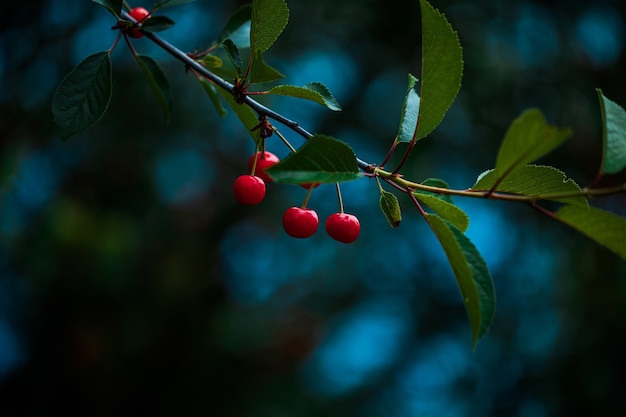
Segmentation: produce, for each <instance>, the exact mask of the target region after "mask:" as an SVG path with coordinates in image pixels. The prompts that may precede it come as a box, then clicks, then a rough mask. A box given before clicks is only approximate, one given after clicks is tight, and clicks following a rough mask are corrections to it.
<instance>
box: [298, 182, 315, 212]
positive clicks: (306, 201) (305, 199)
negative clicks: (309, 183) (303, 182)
mask: <svg viewBox="0 0 626 417" xmlns="http://www.w3.org/2000/svg"><path fill="white" fill-rule="evenodd" d="M314 188H315V187H309V189H308V191H307V192H306V196H304V201H303V202H302V206H301V207H302V208H303V209H305V208H306V205H307V204H308V203H309V197H311V194H312V193H313V189H314Z"/></svg>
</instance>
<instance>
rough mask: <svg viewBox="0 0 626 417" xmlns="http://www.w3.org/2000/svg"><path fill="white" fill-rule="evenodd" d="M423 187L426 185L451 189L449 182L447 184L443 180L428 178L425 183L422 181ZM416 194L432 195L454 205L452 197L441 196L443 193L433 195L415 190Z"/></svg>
mask: <svg viewBox="0 0 626 417" xmlns="http://www.w3.org/2000/svg"><path fill="white" fill-rule="evenodd" d="M422 185H426V186H428V187H437V188H446V189H448V188H450V186H449V185H448V183H447V182H445V181H444V180H441V179H439V178H427V179H425V180H424V181H422ZM415 192H416V193H424V194H430V195H432V196H435V197H437V198H440V199H442V200H443V201H447V202H448V203H450V204H453V203H452V196H450V195H447V194H441V193H434V192H433V193H431V192H429V191H424V190H415Z"/></svg>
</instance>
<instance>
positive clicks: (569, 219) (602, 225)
mask: <svg viewBox="0 0 626 417" xmlns="http://www.w3.org/2000/svg"><path fill="white" fill-rule="evenodd" d="M556 217H557V218H559V219H560V220H561V221H562V222H564V223H566V224H568V225H569V226H571V227H573V228H574V229H576V230H578V231H579V232H581V233H582V234H584V235H586V236H587V237H589V238H591V239H593V240H595V241H596V242H598V243H599V244H601V245H602V246H604V247H606V248H608V249H610V250H611V251H613V252H614V253H616V254H617V255H619V256H620V257H622V259H626V219H625V218H623V217H620V216H618V215H617V214H614V213H610V212H608V211H604V210H600V209H598V208H595V207H583V206H571V205H568V206H563V207H561V208H560V209H559V210H558V211H557V212H556Z"/></svg>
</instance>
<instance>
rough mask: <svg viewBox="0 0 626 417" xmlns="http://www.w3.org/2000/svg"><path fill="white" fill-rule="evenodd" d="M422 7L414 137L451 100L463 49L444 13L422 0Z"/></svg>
mask: <svg viewBox="0 0 626 417" xmlns="http://www.w3.org/2000/svg"><path fill="white" fill-rule="evenodd" d="M420 5H421V11H422V74H421V81H420V86H421V88H420V99H421V103H420V110H419V118H418V126H417V131H416V134H415V137H414V139H413V140H414V141H417V140H419V139H422V138H425V137H426V136H428V135H429V134H430V133H431V132H432V131H433V130H435V128H436V127H437V126H438V125H439V123H441V121H442V120H443V117H444V115H445V114H446V112H447V111H448V109H449V108H450V106H451V105H452V103H453V102H454V99H455V98H456V95H457V93H458V92H459V89H460V88H461V78H462V77H463V50H462V49H461V43H460V42H459V37H458V35H457V33H456V31H454V30H453V29H452V26H450V23H448V21H447V19H446V17H445V16H444V15H443V14H442V13H440V12H439V11H438V10H436V9H435V8H433V6H431V5H430V4H429V3H428V2H427V1H426V0H420Z"/></svg>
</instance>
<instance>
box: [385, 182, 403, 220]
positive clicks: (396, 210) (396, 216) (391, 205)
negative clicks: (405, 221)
mask: <svg viewBox="0 0 626 417" xmlns="http://www.w3.org/2000/svg"><path fill="white" fill-rule="evenodd" d="M380 209H381V211H382V212H383V214H384V215H385V217H386V218H387V221H388V222H389V225H390V226H391V227H394V228H396V227H399V226H400V222H401V221H402V212H401V211H400V203H399V202H398V197H396V196H395V194H393V193H390V192H389V191H385V190H381V192H380Z"/></svg>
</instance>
